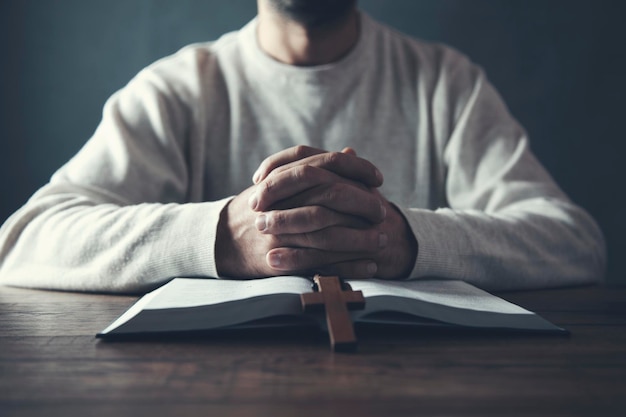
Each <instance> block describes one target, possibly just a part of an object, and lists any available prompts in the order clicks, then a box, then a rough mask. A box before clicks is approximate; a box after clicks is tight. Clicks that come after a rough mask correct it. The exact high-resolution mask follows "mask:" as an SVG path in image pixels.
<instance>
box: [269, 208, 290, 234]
mask: <svg viewBox="0 0 626 417" xmlns="http://www.w3.org/2000/svg"><path fill="white" fill-rule="evenodd" d="M269 219H270V220H269V227H270V229H271V230H274V231H276V230H282V229H284V228H285V226H287V216H286V215H285V213H284V212H282V211H274V212H272V213H271V215H270V216H269Z"/></svg>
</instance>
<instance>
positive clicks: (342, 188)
mask: <svg viewBox="0 0 626 417" xmlns="http://www.w3.org/2000/svg"><path fill="white" fill-rule="evenodd" d="M325 150H335V151H337V150H342V151H340V152H326V151H325ZM267 155H270V156H269V157H267V158H266V159H265V160H263V161H261V159H262V158H263V157H264V156H267ZM383 174H384V179H383ZM250 178H252V182H251V181H250ZM232 195H235V197H229V196H232ZM0 257H1V258H0V259H1V262H2V263H1V265H0V282H2V283H5V284H13V285H22V286H32V287H44V288H56V289H67V290H92V291H93V290H97V291H144V290H147V289H150V288H153V287H155V286H158V285H160V284H162V283H163V282H165V281H166V280H168V279H170V278H172V277H174V276H199V277H218V276H219V277H236V278H254V277H262V276H268V275H278V274H311V273H314V272H324V273H333V274H334V273H338V274H340V275H343V276H350V277H359V278H371V277H374V278H384V279H407V278H410V279H419V278H423V277H429V276H438V277H445V278H451V279H464V280H467V281H469V282H472V283H474V284H476V285H479V286H481V287H486V288H490V289H510V288H529V287H547V286H556V285H566V284H578V283H585V282H591V281H595V280H597V279H599V278H601V277H602V274H603V270H604V265H605V254H604V243H603V238H602V235H601V233H600V231H599V229H598V228H597V226H596V224H595V223H594V222H593V220H592V219H591V218H590V217H589V216H588V215H587V214H586V213H585V212H584V211H583V210H582V209H580V208H579V207H577V206H575V205H574V204H572V203H571V202H570V201H569V200H568V199H567V197H566V196H565V195H564V194H563V193H562V191H561V190H559V188H558V187H557V186H556V184H555V183H554V182H553V181H552V179H551V178H550V176H549V175H548V174H547V173H546V171H545V170H544V169H543V168H542V167H541V165H540V164H539V163H538V162H537V160H536V159H535V158H534V157H533V155H532V154H531V152H530V150H529V148H528V141H527V138H526V136H525V133H524V131H523V129H522V128H521V127H520V126H519V125H518V124H517V123H516V122H515V120H514V119H513V118H512V117H511V116H510V115H509V114H508V112H507V110H506V107H505V106H504V104H503V103H502V102H501V99H500V98H499V96H498V95H497V93H496V92H495V90H494V89H493V88H492V87H491V85H490V84H489V83H488V81H487V80H486V78H485V75H484V74H483V72H482V71H481V70H480V69H479V68H478V67H476V66H474V65H473V64H471V63H470V62H469V61H468V60H467V59H466V58H465V57H463V56H462V55H460V54H458V53H457V52H455V51H453V50H451V49H449V48H446V47H443V46H439V45H430V44H426V43H423V42H420V41H417V40H413V39H410V38H407V37H405V36H403V35H401V34H398V33H396V32H394V31H393V30H390V29H388V28H386V27H384V26H382V25H380V24H378V23H376V22H374V21H373V20H371V19H370V18H369V17H368V16H367V15H365V14H363V13H360V12H359V11H358V10H357V8H356V5H355V2H354V1H352V0H341V1H332V0H327V1H310V0H258V16H257V18H256V19H255V20H253V21H252V22H250V23H249V24H248V25H247V26H245V27H244V28H243V29H241V30H240V31H238V32H234V33H230V34H227V35H225V36H223V37H222V38H220V39H219V40H218V41H216V42H214V43H207V44H200V45H192V46H190V47H188V48H185V49H183V50H182V51H180V52H179V53H177V54H175V55H174V56H172V57H168V58H165V59H163V60H161V61H159V62H157V63H155V64H154V65H152V66H150V67H148V68H147V69H145V70H144V71H142V72H141V73H140V74H138V76H137V77H135V79H133V80H132V81H131V82H130V83H129V84H128V85H127V86H126V87H125V88H124V89H122V90H121V91H119V92H118V93H116V94H115V95H114V96H113V97H111V99H110V100H109V101H108V102H107V104H106V106H105V110H104V115H103V120H102V122H101V124H100V126H99V127H98V129H97V130H96V132H95V133H94V135H93V137H92V138H91V139H90V140H89V141H88V142H87V144H86V145H85V147H84V148H83V149H82V150H81V151H80V152H79V153H78V154H77V155H76V156H75V157H74V158H73V159H72V160H71V161H69V162H68V163H67V164H66V165H65V166H64V167H62V168H61V169H60V170H59V171H58V172H57V173H55V175H54V176H53V178H52V179H51V181H50V183H49V184H47V185H46V186H44V187H43V188H42V189H41V190H40V191H38V192H37V193H36V194H35V195H34V196H33V197H32V198H31V200H29V202H28V203H27V204H26V205H25V206H24V207H23V208H22V209H20V210H19V211H18V212H17V213H16V214H14V215H13V216H12V217H11V218H10V219H9V220H8V221H7V222H6V223H5V224H4V226H3V228H2V229H1V231H0Z"/></svg>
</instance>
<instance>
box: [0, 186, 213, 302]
mask: <svg viewBox="0 0 626 417" xmlns="http://www.w3.org/2000/svg"><path fill="white" fill-rule="evenodd" d="M45 190H46V189H44V190H43V191H44V193H39V194H38V195H37V196H35V197H34V198H33V199H31V201H29V203H28V204H26V205H25V206H24V207H23V208H22V209H21V210H19V211H18V212H17V213H15V214H14V215H13V216H12V217H11V218H10V219H9V220H8V221H7V222H6V223H5V225H4V226H3V227H2V229H0V262H1V263H0V282H2V283H3V284H8V285H17V286H26V287H38V288H50V289H59V290H77V291H84V290H88V291H106V292H137V291H145V290H147V289H150V288H154V287H156V286H158V285H160V284H162V283H163V282H165V281H166V280H168V279H170V278H172V277H175V276H216V268H215V257H214V245H215V231H216V228H217V222H218V220H219V213H220V211H221V209H222V207H223V206H224V204H225V201H218V202H208V203H197V204H157V203H149V204H139V205H127V206H124V205H120V204H115V203H111V202H109V203H106V202H103V200H102V199H99V198H98V197H96V196H93V195H86V193H85V192H84V191H83V192H82V193H80V194H78V193H69V192H62V193H49V194H46V193H45Z"/></svg>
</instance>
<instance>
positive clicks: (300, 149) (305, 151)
mask: <svg viewBox="0 0 626 417" xmlns="http://www.w3.org/2000/svg"><path fill="white" fill-rule="evenodd" d="M309 149H310V148H309V147H308V146H306V145H296V146H294V147H293V154H294V156H295V157H296V159H302V158H306V157H307V156H308V155H309Z"/></svg>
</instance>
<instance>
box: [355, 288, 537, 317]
mask: <svg viewBox="0 0 626 417" xmlns="http://www.w3.org/2000/svg"><path fill="white" fill-rule="evenodd" d="M347 282H348V283H349V284H350V285H351V286H352V289H353V290H361V291H363V296H364V297H365V298H366V299H367V298H369V297H376V296H395V297H403V298H411V299H415V300H421V301H425V302H428V303H432V304H437V305H444V306H448V307H454V308H459V309H463V310H473V311H485V312H494V313H500V314H533V313H532V312H530V311H528V310H525V309H523V308H521V307H519V306H517V305H515V304H512V303H509V302H508V301H505V300H503V299H501V298H499V297H496V296H494V295H491V294H489V293H488V292H485V291H483V290H481V289H478V288H476V287H474V286H473V285H470V284H467V283H465V282H463V281H452V280H414V281H380V280H347Z"/></svg>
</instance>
